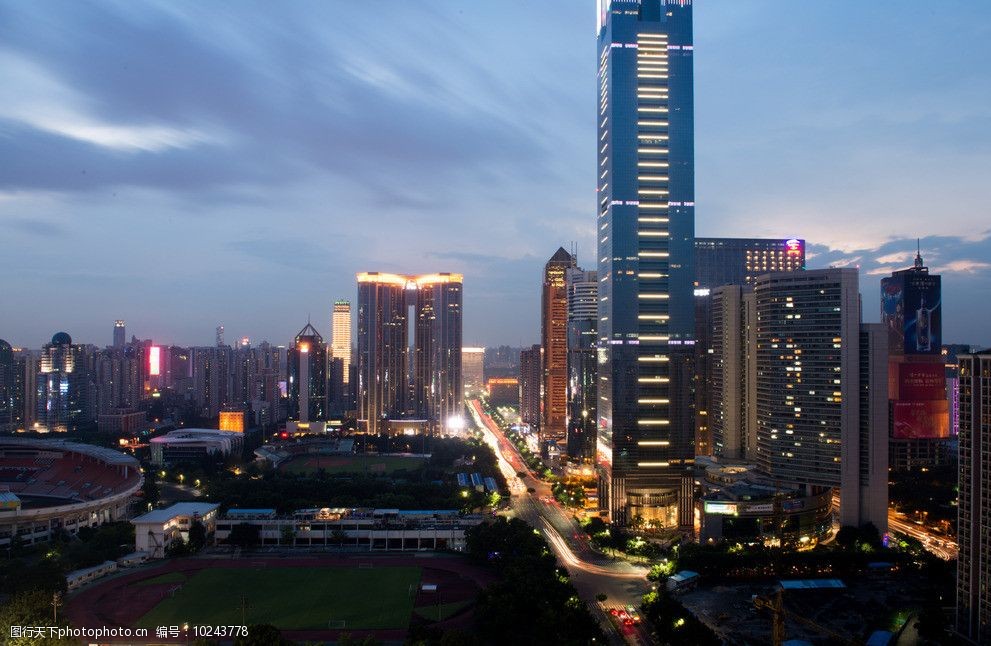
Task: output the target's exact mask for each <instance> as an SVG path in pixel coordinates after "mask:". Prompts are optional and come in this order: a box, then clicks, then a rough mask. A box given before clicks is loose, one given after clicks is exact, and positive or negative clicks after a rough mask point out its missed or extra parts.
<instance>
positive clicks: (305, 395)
mask: <svg viewBox="0 0 991 646" xmlns="http://www.w3.org/2000/svg"><path fill="white" fill-rule="evenodd" d="M287 356H288V361H289V384H288V390H289V419H290V420H292V421H296V422H300V423H302V424H308V423H309V422H317V421H325V420H326V419H327V418H326V411H327V348H326V346H325V345H324V342H323V337H322V336H320V333H319V332H317V331H316V328H314V327H313V326H312V325H310V324H309V323H307V324H306V325H305V326H304V327H303V329H302V330H300V331H299V332H298V333H297V334H296V337H295V338H294V339H293V343H292V346H291V347H290V348H289V352H288V355H287Z"/></svg>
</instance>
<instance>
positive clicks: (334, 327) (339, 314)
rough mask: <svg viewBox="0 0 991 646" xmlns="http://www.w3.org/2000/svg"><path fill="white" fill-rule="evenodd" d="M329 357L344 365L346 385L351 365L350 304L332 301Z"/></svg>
mask: <svg viewBox="0 0 991 646" xmlns="http://www.w3.org/2000/svg"><path fill="white" fill-rule="evenodd" d="M330 325H331V337H330V351H331V356H332V357H333V358H335V359H340V360H341V361H342V362H343V363H344V372H343V374H344V383H345V384H347V383H348V379H349V377H348V372H350V371H349V370H348V366H350V365H351V303H350V302H348V301H334V313H333V314H332V316H331V323H330Z"/></svg>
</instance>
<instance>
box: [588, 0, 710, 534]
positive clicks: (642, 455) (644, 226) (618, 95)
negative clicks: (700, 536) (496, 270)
mask: <svg viewBox="0 0 991 646" xmlns="http://www.w3.org/2000/svg"><path fill="white" fill-rule="evenodd" d="M598 18H599V24H598V33H597V37H598V52H599V61H598V62H599V72H598V90H599V104H598V116H597V120H598V137H597V147H598V151H599V152H598V164H597V168H598V172H599V180H598V204H597V208H596V212H597V215H598V218H597V220H598V221H597V223H596V230H597V231H598V236H599V253H598V258H599V265H598V274H599V278H600V281H601V282H600V283H599V346H598V352H599V353H600V355H599V376H598V379H599V384H598V385H599V406H598V416H599V419H598V453H599V455H598V457H599V464H600V467H601V475H602V478H603V480H604V483H603V484H605V485H606V486H607V488H608V492H609V493H608V498H609V509H610V511H611V514H612V519H613V521H614V522H618V523H620V524H626V523H627V522H629V521H631V520H633V519H634V518H635V517H640V518H641V519H643V520H644V521H645V522H647V523H649V524H653V525H662V526H668V525H674V524H678V525H681V526H691V524H692V522H693V521H692V506H691V487H690V486H688V485H686V484H685V482H684V481H685V480H686V478H685V472H686V470H687V469H688V468H690V467H691V465H692V463H693V462H694V456H695V453H694V435H695V432H694V420H693V418H692V396H691V378H692V355H693V351H694V333H695V330H694V319H695V312H694V303H693V296H692V282H693V279H694V273H695V272H694V255H693V239H694V235H695V163H694V116H693V112H694V109H693V88H692V86H693V81H692V75H693V63H692V54H693V45H692V6H691V0H599V16H598Z"/></svg>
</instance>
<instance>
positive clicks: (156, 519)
mask: <svg viewBox="0 0 991 646" xmlns="http://www.w3.org/2000/svg"><path fill="white" fill-rule="evenodd" d="M218 507H220V505H219V504H217V503H213V502H177V503H176V504H174V505H172V506H171V507H166V508H164V509H155V510H153V511H149V512H148V513H147V514H142V515H141V516H138V517H137V518H133V519H131V522H132V523H165V522H168V521H170V520H172V519H173V518H175V517H176V516H194V515H196V516H205V515H206V514H209V513H210V512H211V511H213V510H214V509H217V508H218Z"/></svg>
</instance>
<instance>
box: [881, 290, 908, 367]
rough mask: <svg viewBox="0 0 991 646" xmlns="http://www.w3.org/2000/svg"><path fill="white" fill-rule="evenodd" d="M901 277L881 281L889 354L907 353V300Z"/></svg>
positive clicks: (882, 315) (884, 323)
mask: <svg viewBox="0 0 991 646" xmlns="http://www.w3.org/2000/svg"><path fill="white" fill-rule="evenodd" d="M904 282H905V281H904V280H903V279H902V277H901V276H889V277H887V278H882V279H881V324H882V325H883V326H884V329H885V330H887V331H888V352H889V353H890V354H895V355H900V354H903V353H904V352H905V333H904V329H905V298H904Z"/></svg>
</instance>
